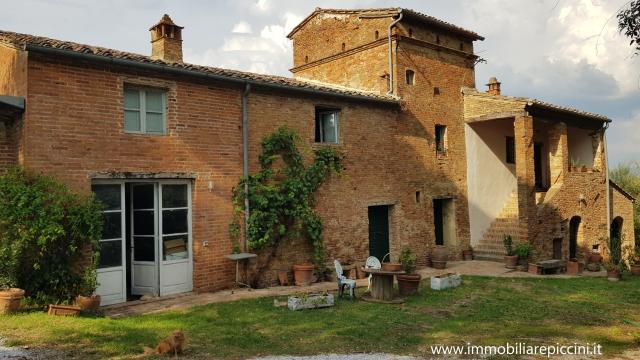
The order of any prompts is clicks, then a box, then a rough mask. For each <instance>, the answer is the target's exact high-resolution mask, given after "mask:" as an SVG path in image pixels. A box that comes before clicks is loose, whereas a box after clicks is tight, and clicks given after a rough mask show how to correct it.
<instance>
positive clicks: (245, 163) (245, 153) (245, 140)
mask: <svg viewBox="0 0 640 360" xmlns="http://www.w3.org/2000/svg"><path fill="white" fill-rule="evenodd" d="M250 91H251V85H250V84H249V83H245V85H244V91H243V92H242V176H243V177H244V179H245V182H244V251H247V250H248V246H249V236H248V232H247V229H248V228H249V183H248V182H247V179H248V178H249V109H248V106H247V98H248V97H249V92H250Z"/></svg>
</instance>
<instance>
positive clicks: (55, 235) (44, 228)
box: [0, 168, 102, 303]
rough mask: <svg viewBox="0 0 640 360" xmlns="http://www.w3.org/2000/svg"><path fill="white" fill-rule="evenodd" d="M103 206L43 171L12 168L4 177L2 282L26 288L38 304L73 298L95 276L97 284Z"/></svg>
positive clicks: (0, 179)
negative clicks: (96, 272)
mask: <svg viewBox="0 0 640 360" xmlns="http://www.w3.org/2000/svg"><path fill="white" fill-rule="evenodd" d="M100 210H101V206H100V204H99V203H98V202H97V201H96V200H95V199H94V197H93V196H84V195H78V194H75V193H72V192H71V191H70V190H69V189H68V188H67V187H66V186H65V185H64V184H62V183H59V182H57V181H55V180H53V179H51V178H49V177H46V176H44V175H42V174H38V173H34V172H30V171H26V170H23V169H21V168H13V169H11V170H9V171H8V172H7V173H6V174H4V175H3V176H0V287H3V286H15V287H19V288H22V289H24V290H25V291H26V295H27V296H28V297H31V298H32V299H33V300H34V301H35V302H37V303H48V302H64V301H70V300H71V299H73V298H74V297H75V296H76V295H78V293H80V292H81V291H83V287H84V288H86V287H87V285H91V284H87V283H88V282H91V281H93V284H94V288H95V271H94V269H95V268H94V266H95V263H96V261H97V259H98V256H99V255H98V239H99V238H100V234H101V232H102V215H101V213H100ZM89 251H93V257H92V260H93V261H92V262H91V263H90V264H89V266H88V269H87V271H86V272H85V271H83V269H82V268H81V267H80V265H81V264H83V263H84V264H86V263H87V259H86V258H85V256H86V255H87V254H88V252H89ZM91 276H93V278H92V279H91V278H89V279H88V278H87V277H91Z"/></svg>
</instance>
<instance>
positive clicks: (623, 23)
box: [616, 0, 640, 54]
mask: <svg viewBox="0 0 640 360" xmlns="http://www.w3.org/2000/svg"><path fill="white" fill-rule="evenodd" d="M616 16H617V18H618V30H620V33H622V34H624V35H625V36H626V37H628V38H629V39H630V42H629V45H631V46H633V47H635V49H636V54H638V52H640V0H635V1H631V2H629V6H628V7H625V8H624V9H622V10H620V12H619V13H618V14H617V15H616Z"/></svg>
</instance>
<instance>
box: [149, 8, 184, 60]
mask: <svg viewBox="0 0 640 360" xmlns="http://www.w3.org/2000/svg"><path fill="white" fill-rule="evenodd" d="M182 29H183V27H182V26H178V25H176V24H174V22H173V20H171V18H170V17H169V15H167V14H164V16H162V19H160V21H159V22H158V23H157V24H155V25H153V26H152V27H151V28H149V32H151V58H153V59H160V60H165V61H170V62H182Z"/></svg>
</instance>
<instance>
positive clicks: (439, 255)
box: [431, 245, 449, 269]
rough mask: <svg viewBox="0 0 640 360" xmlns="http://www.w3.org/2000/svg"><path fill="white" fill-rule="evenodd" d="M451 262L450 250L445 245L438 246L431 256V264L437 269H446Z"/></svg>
mask: <svg viewBox="0 0 640 360" xmlns="http://www.w3.org/2000/svg"><path fill="white" fill-rule="evenodd" d="M447 260H449V249H448V248H447V247H446V246H444V245H436V247H435V248H433V252H432V254H431V262H432V263H433V267H434V268H436V269H444V268H445V267H447Z"/></svg>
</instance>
